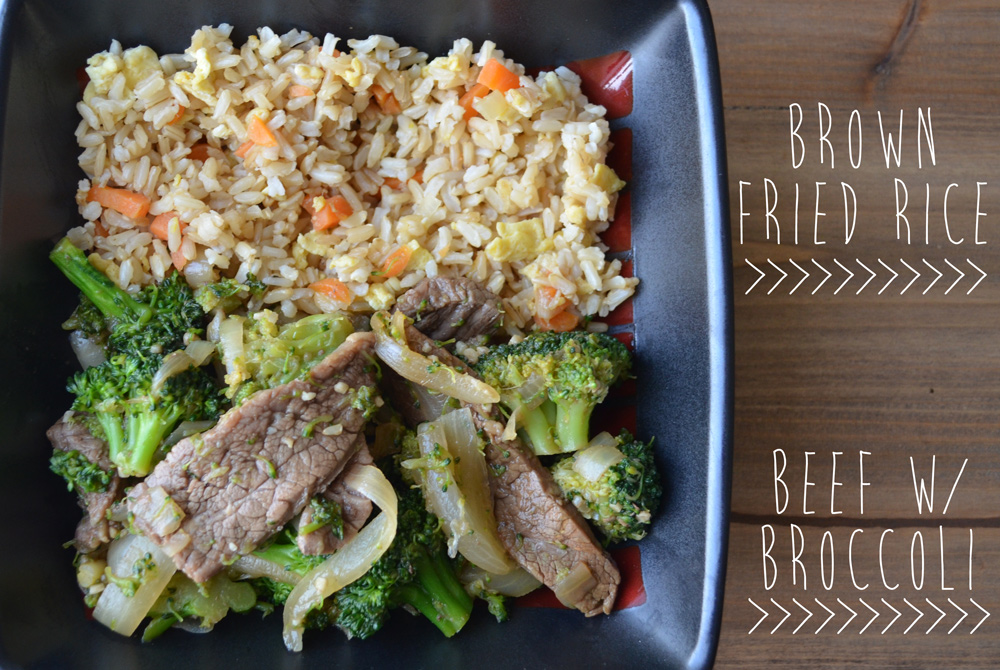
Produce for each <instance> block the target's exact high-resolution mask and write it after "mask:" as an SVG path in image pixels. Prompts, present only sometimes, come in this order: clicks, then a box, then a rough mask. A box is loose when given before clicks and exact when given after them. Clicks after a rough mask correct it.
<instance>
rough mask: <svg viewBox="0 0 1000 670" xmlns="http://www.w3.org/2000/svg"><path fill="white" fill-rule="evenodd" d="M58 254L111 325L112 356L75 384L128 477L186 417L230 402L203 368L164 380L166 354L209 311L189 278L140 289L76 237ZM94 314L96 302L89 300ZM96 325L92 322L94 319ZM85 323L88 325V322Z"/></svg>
mask: <svg viewBox="0 0 1000 670" xmlns="http://www.w3.org/2000/svg"><path fill="white" fill-rule="evenodd" d="M50 258H51V259H52V261H53V262H54V263H55V264H56V266H57V267H58V268H59V269H60V270H61V271H62V272H63V274H65V275H66V277H67V278H69V280H70V281H72V282H73V284H75V285H76V287H77V288H79V289H80V291H81V292H82V293H83V295H84V296H85V298H86V300H87V301H89V303H90V304H91V305H93V306H94V307H96V308H97V309H98V310H100V312H101V314H102V315H103V316H104V319H105V327H106V328H107V329H108V331H109V334H108V339H107V345H106V354H107V360H106V361H105V362H104V363H102V364H101V365H97V366H92V367H90V368H88V369H87V370H84V371H83V372H80V373H78V374H76V375H75V376H74V377H73V378H72V379H71V380H70V382H69V385H68V390H69V391H70V392H71V393H73V394H74V395H75V396H76V398H75V400H74V402H73V409H74V410H77V411H79V412H83V413H85V414H84V418H83V421H84V422H85V424H86V425H87V426H88V428H90V430H91V432H92V433H93V434H94V435H95V436H96V437H99V438H101V439H104V440H106V441H107V442H108V447H109V452H110V455H111V460H112V461H113V462H114V463H115V465H116V466H117V468H118V471H119V473H120V474H121V475H122V476H123V477H130V476H145V475H147V474H148V473H149V471H150V470H151V469H152V466H153V464H154V463H153V461H154V459H155V457H156V455H157V450H158V449H159V447H160V445H161V443H162V441H163V439H164V438H165V437H166V436H167V435H169V434H170V432H171V431H172V430H173V429H174V428H175V427H176V426H177V425H178V424H179V423H180V422H181V421H183V420H189V421H198V420H214V419H215V418H217V417H218V416H219V414H220V413H221V412H222V410H223V409H224V404H223V402H222V398H221V397H220V395H219V393H218V391H217V389H216V385H215V382H214V380H213V378H212V376H210V375H209V374H208V372H206V370H205V369H203V368H189V369H187V370H185V371H183V372H180V373H178V374H176V375H173V376H171V377H169V378H167V379H166V380H165V381H157V380H156V374H157V372H158V371H159V370H160V368H161V366H162V365H163V361H164V358H165V356H166V355H168V354H170V353H172V352H174V351H176V350H178V349H181V348H183V347H184V346H185V345H186V343H187V342H186V339H187V338H189V337H190V336H192V335H197V334H198V333H199V332H201V329H202V325H203V323H204V320H205V315H204V313H203V312H202V311H201V307H200V306H199V305H198V303H197V302H195V300H194V298H193V296H192V293H191V288H190V287H189V286H188V284H187V281H186V280H185V279H184V278H183V277H181V276H180V275H179V274H174V275H172V276H170V277H168V278H167V279H165V280H164V281H163V282H161V283H160V284H159V285H153V286H148V287H146V288H144V289H143V290H142V291H140V292H139V294H138V295H137V296H135V297H133V296H131V295H129V294H128V293H127V292H126V291H123V290H121V289H119V288H118V287H117V286H115V284H114V283H113V282H112V281H111V280H110V279H108V278H107V277H105V276H104V275H103V274H101V273H100V272H99V271H98V270H97V268H95V267H94V266H93V265H91V264H90V262H89V261H88V260H87V257H86V256H85V255H84V253H83V252H82V251H80V250H79V249H77V248H76V247H75V246H73V244H72V243H71V242H70V241H69V240H68V239H63V240H61V241H60V242H59V243H58V244H57V245H56V247H55V249H53V251H52V253H51V254H50ZM79 309H82V310H84V313H86V314H88V315H90V316H88V319H87V321H88V323H90V322H94V321H95V319H96V317H95V318H90V317H93V314H92V311H91V307H89V306H87V304H86V303H83V302H82V303H81V308H78V313H79ZM87 327H91V326H87ZM81 329H82V328H81Z"/></svg>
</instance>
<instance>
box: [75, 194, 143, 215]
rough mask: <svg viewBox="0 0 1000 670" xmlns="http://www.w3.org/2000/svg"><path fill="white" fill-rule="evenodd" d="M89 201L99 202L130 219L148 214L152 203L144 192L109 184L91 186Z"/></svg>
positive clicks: (102, 205)
mask: <svg viewBox="0 0 1000 670" xmlns="http://www.w3.org/2000/svg"><path fill="white" fill-rule="evenodd" d="M87 202H99V203H101V207H107V208H109V209H113V210H115V211H116V212H118V213H120V214H124V215H125V216H127V217H128V218H130V219H139V218H141V217H144V216H146V214H148V213H149V205H150V202H149V198H147V197H146V196H144V195H143V194H142V193H136V192H135V191H129V190H128V189H124V188H110V187H108V186H91V187H90V191H89V192H88V193H87Z"/></svg>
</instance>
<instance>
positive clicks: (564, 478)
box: [552, 431, 663, 542]
mask: <svg viewBox="0 0 1000 670" xmlns="http://www.w3.org/2000/svg"><path fill="white" fill-rule="evenodd" d="M617 442H618V445H617V447H618V450H619V451H620V452H621V453H622V456H623V458H622V460H620V461H619V462H618V463H616V464H615V465H612V466H611V467H610V468H608V469H607V470H605V471H604V474H603V475H601V477H600V478H598V479H597V481H589V480H588V479H586V478H584V477H583V476H581V475H580V473H578V472H577V471H576V470H575V469H574V467H573V465H574V463H575V462H576V459H577V458H578V457H579V456H580V454H579V453H577V454H573V455H572V456H569V457H567V458H564V459H562V460H560V461H559V462H558V463H556V464H555V465H554V466H553V467H552V475H553V477H555V480H556V483H557V484H559V487H560V488H561V489H562V491H563V494H565V496H566V498H567V499H568V500H569V501H570V502H572V503H573V504H574V505H575V506H576V508H577V509H578V510H580V513H581V514H583V516H584V517H585V518H586V519H588V520H589V521H590V522H591V523H592V524H593V525H594V526H595V527H596V528H597V529H598V530H599V531H600V532H601V534H602V535H603V536H604V537H605V538H606V540H607V542H623V541H625V540H641V539H642V538H643V537H645V536H646V532H647V531H648V530H649V524H650V521H651V520H652V516H653V514H655V513H656V509H657V508H658V507H659V505H660V497H661V496H662V494H663V485H662V484H661V482H660V476H659V473H658V472H657V470H656V463H655V461H654V459H653V441H652V440H650V441H649V442H642V441H640V440H636V439H634V438H633V437H632V435H630V434H629V433H628V431H622V433H621V435H619V436H618V438H617Z"/></svg>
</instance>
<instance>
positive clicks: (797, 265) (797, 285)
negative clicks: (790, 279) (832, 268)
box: [788, 258, 809, 295]
mask: <svg viewBox="0 0 1000 670" xmlns="http://www.w3.org/2000/svg"><path fill="white" fill-rule="evenodd" d="M788 262H789V263H791V264H792V265H794V266H795V267H796V268H798V270H799V272H801V273H802V279H800V280H799V283H798V284H796V285H795V288H793V289H792V290H791V291H789V292H788V295H791V294H793V293H795V291H796V289H798V288H799V287H800V286H802V282H804V281H805V280H807V279H809V273H808V272H806V271H805V270H803V269H802V268H801V267H799V264H798V263H796V262H795V261H793V260H792V259H791V258H789V259H788Z"/></svg>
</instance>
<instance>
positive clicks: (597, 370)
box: [475, 332, 631, 455]
mask: <svg viewBox="0 0 1000 670" xmlns="http://www.w3.org/2000/svg"><path fill="white" fill-rule="evenodd" d="M630 366H631V356H630V354H629V351H628V349H626V348H625V345H623V344H622V343H621V342H619V341H618V340H616V339H615V338H613V337H611V336H610V335H604V334H598V333H586V332H568V333H553V332H541V333H532V334H531V335H529V336H528V337H526V338H525V339H524V340H522V341H521V342H519V343H517V344H507V345H502V346H498V347H494V348H493V349H491V350H490V351H489V353H487V354H485V355H484V356H482V357H480V359H479V361H478V362H477V364H476V366H475V369H476V371H477V372H478V373H479V375H480V376H481V377H482V379H483V381H485V382H486V383H487V384H490V385H491V386H493V387H494V388H496V389H497V390H498V391H499V392H500V402H501V404H503V405H504V407H505V408H506V409H507V410H508V411H510V412H516V413H517V416H516V417H515V420H516V425H517V427H518V428H519V429H522V430H523V431H524V433H525V434H526V435H527V438H528V441H529V442H530V443H531V447H532V449H533V450H534V452H535V453H536V454H540V455H546V454H558V453H565V452H570V451H576V450H578V449H582V448H583V447H585V446H587V444H588V443H589V441H590V415H591V413H592V412H593V410H594V407H596V406H597V405H598V404H599V403H600V402H602V401H603V400H604V398H605V397H606V396H607V394H608V390H609V389H610V387H611V386H612V385H613V384H615V383H616V382H617V381H619V380H621V379H623V378H624V377H625V376H626V375H627V374H628V371H629V368H630Z"/></svg>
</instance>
